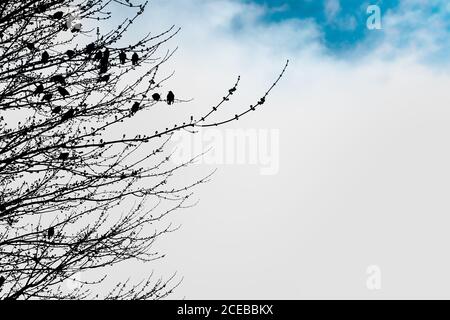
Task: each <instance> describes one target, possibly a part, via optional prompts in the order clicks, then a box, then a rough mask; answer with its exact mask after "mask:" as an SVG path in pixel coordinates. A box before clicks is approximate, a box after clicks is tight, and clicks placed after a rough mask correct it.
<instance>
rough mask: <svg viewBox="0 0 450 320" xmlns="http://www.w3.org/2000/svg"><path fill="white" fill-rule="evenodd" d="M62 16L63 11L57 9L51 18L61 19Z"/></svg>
mask: <svg viewBox="0 0 450 320" xmlns="http://www.w3.org/2000/svg"><path fill="white" fill-rule="evenodd" d="M63 16H64V12H62V11H57V12H55V13H54V14H53V15H52V18H53V19H55V20H61V19H62V17H63Z"/></svg>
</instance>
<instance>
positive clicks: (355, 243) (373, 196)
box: [141, 0, 450, 299]
mask: <svg viewBox="0 0 450 320" xmlns="http://www.w3.org/2000/svg"><path fill="white" fill-rule="evenodd" d="M330 8H331V9H329V10H330V13H333V12H337V11H338V10H337V9H336V8H337V7H336V3H335V4H334V7H333V6H331V7H330ZM332 8H334V11H333V10H332ZM263 12H264V8H262V7H257V6H254V5H244V4H240V3H237V2H235V1H225V0H221V1H207V2H205V1H187V0H186V1H181V0H180V1H162V0H158V1H154V2H153V6H152V7H150V10H149V12H148V13H147V16H146V17H148V18H147V19H146V22H143V23H142V22H141V26H143V28H144V27H145V28H148V29H152V30H154V29H155V28H157V27H161V28H162V27H164V26H168V25H170V24H172V23H173V22H174V21H175V22H176V23H177V24H178V25H180V26H182V27H183V30H182V33H181V35H180V36H179V37H178V38H177V39H176V40H175V42H176V43H177V44H179V46H180V50H179V52H178V54H177V55H176V57H175V60H174V61H173V62H172V65H171V66H172V67H173V68H174V69H175V70H177V73H176V76H175V78H174V79H173V81H172V82H171V83H172V86H173V87H174V88H175V89H174V90H175V91H176V93H177V94H180V95H183V96H187V97H195V100H194V102H193V103H189V104H185V105H179V106H177V108H178V109H177V110H176V111H174V112H189V113H195V112H199V111H200V110H205V109H208V108H210V106H211V105H212V104H213V103H215V102H216V101H217V99H220V98H221V97H222V95H223V93H224V92H225V91H226V90H227V89H228V88H229V86H230V85H231V84H232V83H233V82H234V80H235V76H237V74H241V75H242V76H243V80H242V86H241V88H240V90H239V92H238V94H239V95H238V96H237V97H236V98H235V100H233V102H234V104H232V105H229V106H227V108H226V109H225V112H229V113H231V114H234V113H235V110H241V109H242V108H245V107H247V106H248V104H250V103H252V102H254V100H256V99H258V98H259V97H260V95H261V94H262V93H264V91H265V89H266V88H267V86H268V85H270V83H271V81H272V80H273V79H274V78H275V76H276V75H277V72H279V71H280V69H281V67H282V65H283V63H284V60H285V59H286V58H290V59H291V61H292V63H291V66H290V68H289V69H288V72H287V74H286V77H285V78H284V79H283V80H282V82H281V83H280V85H279V86H278V87H277V88H276V89H275V91H274V93H273V94H272V95H271V96H270V97H269V99H268V101H267V105H265V106H264V108H263V109H262V110H261V111H258V112H256V113H253V114H250V115H249V116H248V117H247V118H245V119H243V120H240V121H239V122H238V123H235V124H231V125H230V126H229V127H228V128H264V129H272V128H273V129H279V130H280V174H279V175H276V176H271V177H267V176H260V175H258V169H254V170H253V169H252V168H251V167H245V166H244V167H242V166H224V167H220V168H219V169H220V170H219V172H218V174H217V175H216V176H215V179H213V181H212V182H211V183H210V184H209V185H208V186H207V187H206V188H201V189H200V190H199V192H198V196H199V197H200V198H201V199H202V201H201V203H200V204H199V205H198V206H197V207H196V208H195V209H193V210H191V211H190V212H189V213H183V215H182V216H176V217H174V219H176V220H177V221H181V222H182V223H183V228H182V230H180V231H178V232H177V233H175V234H173V235H171V237H170V238H168V239H166V240H165V241H162V242H161V243H160V246H161V247H164V248H167V250H166V251H167V252H168V253H169V256H168V258H167V260H166V261H165V262H164V263H163V266H164V267H165V268H167V269H168V270H170V271H172V270H178V271H179V272H180V273H181V274H183V276H184V277H185V281H184V284H183V286H182V287H181V289H179V293H178V295H179V296H181V297H182V296H186V297H188V298H255V299H258V298H268V299H270V298H302V297H303V298H304V297H309V298H311V297H319V298H327V297H340V298H347V297H359V298H365V297H371V294H372V293H371V292H369V291H367V289H366V287H365V282H366V279H365V271H366V268H367V266H369V265H372V264H377V265H379V266H380V268H381V270H382V271H383V272H385V273H386V274H387V275H389V276H387V277H386V278H387V279H386V281H388V284H386V285H385V286H383V288H385V289H384V290H383V291H382V292H381V293H380V294H381V295H380V296H383V297H399V296H401V297H420V296H422V295H423V294H422V293H423V292H434V293H435V295H434V296H435V297H438V296H445V295H446V294H447V292H448V289H447V288H445V287H444V286H443V285H442V284H445V283H446V282H447V281H449V280H450V279H449V276H448V272H447V270H448V268H449V267H450V261H449V259H447V258H446V257H445V255H442V252H446V250H447V248H446V243H449V241H450V236H449V234H448V232H447V230H446V227H445V226H448V224H449V222H450V221H449V219H448V211H449V210H450V206H449V204H448V200H447V198H448V191H449V190H448V181H449V180H450V168H449V166H448V163H449V162H450V152H449V151H448V148H446V147H445V146H446V145H447V143H448V142H447V140H448V139H447V137H448V136H450V127H449V126H448V123H449V121H450V110H449V108H448V102H449V101H450V91H449V90H448V88H449V87H450V73H449V69H448V67H443V68H441V69H440V70H439V71H438V70H436V69H435V68H430V67H428V66H427V65H424V64H421V63H420V61H418V59H417V57H418V56H419V57H420V56H421V54H423V52H424V51H426V50H427V48H428V47H429V46H430V45H438V43H437V42H436V39H440V37H435V36H433V33H434V32H439V31H438V30H434V27H433V26H436V23H437V24H439V23H438V22H437V21H435V22H433V21H430V24H429V27H428V28H422V29H420V31H417V33H415V36H414V37H416V36H419V35H420V38H414V39H421V40H420V41H423V43H424V44H427V45H426V46H425V45H424V46H419V45H417V46H414V50H411V47H403V48H402V49H399V48H398V46H397V43H395V41H394V39H397V36H396V35H395V33H396V31H395V30H396V26H397V25H398V24H399V23H400V22H401V21H403V20H404V19H413V18H412V16H411V15H415V14H416V13H406V12H405V13H404V15H403V16H400V15H393V14H389V15H387V16H386V17H385V20H384V21H385V23H386V25H385V27H384V28H385V30H386V32H387V37H386V38H385V40H384V41H383V42H381V43H379V46H377V47H375V48H374V50H373V52H368V53H367V54H366V56H363V57H361V56H359V57H357V58H355V59H347V60H342V59H337V58H334V57H332V56H329V55H327V54H326V50H325V49H324V48H323V47H322V45H321V42H320V38H321V31H320V28H318V26H317V25H316V24H315V22H314V21H311V20H306V21H287V22H280V23H277V24H271V25H266V24H262V23H260V21H259V18H260V16H261V14H262V13H263ZM408 16H409V17H410V18H408ZM236 21H238V22H239V23H238V26H236V25H235V23H236ZM402 32H404V30H403V31H402ZM393 50H394V51H395V54H394V55H393V54H392V52H393ZM143 125H145V124H143ZM210 169H211V167H206V168H205V167H201V168H193V171H195V170H200V171H201V172H207V171H208V170H210ZM185 179H186V177H180V180H185ZM411 279H414V281H415V282H414V283H411V282H410V281H411ZM430 289H432V290H433V291H430Z"/></svg>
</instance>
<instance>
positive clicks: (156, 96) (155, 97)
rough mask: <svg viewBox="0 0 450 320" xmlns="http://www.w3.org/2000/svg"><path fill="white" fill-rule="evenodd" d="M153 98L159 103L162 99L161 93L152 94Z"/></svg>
mask: <svg viewBox="0 0 450 320" xmlns="http://www.w3.org/2000/svg"><path fill="white" fill-rule="evenodd" d="M152 98H153V100H155V101H159V99H161V96H160V95H159V93H154V94H152Z"/></svg>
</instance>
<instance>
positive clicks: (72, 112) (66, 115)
mask: <svg viewBox="0 0 450 320" xmlns="http://www.w3.org/2000/svg"><path fill="white" fill-rule="evenodd" d="M74 115H75V110H73V109H70V110H69V111H67V112H66V113H64V114H63V116H62V117H61V120H62V121H67V120H69V119H70V118H73V116H74Z"/></svg>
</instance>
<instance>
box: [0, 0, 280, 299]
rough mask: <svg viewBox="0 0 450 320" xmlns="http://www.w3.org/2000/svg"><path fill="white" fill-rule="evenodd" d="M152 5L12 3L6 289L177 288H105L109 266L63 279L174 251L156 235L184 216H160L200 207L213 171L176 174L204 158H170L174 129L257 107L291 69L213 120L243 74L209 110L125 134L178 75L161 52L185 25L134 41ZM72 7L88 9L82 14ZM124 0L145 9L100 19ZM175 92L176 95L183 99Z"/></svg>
mask: <svg viewBox="0 0 450 320" xmlns="http://www.w3.org/2000/svg"><path fill="white" fill-rule="evenodd" d="M113 6H115V7H116V8H115V9H114V8H112V7H113ZM146 6H147V3H146V2H145V3H135V2H134V1H133V2H131V1H128V0H123V1H121V0H115V1H108V0H78V1H71V0H64V1H63V0H46V1H38V0H24V1H12V0H4V1H2V2H1V3H0V110H1V111H0V112H1V113H0V189H1V193H0V274H1V276H0V298H7V299H30V298H51V299H80V298H86V297H89V298H94V297H99V298H106V299H147V298H161V297H164V296H166V295H167V294H169V293H170V292H171V291H172V290H173V288H174V287H176V285H177V283H171V281H172V279H173V277H171V278H170V279H166V280H165V281H163V280H162V279H155V280H153V279H152V278H151V275H149V278H148V279H145V280H144V281H142V282H140V283H137V284H131V283H128V282H125V283H118V284H117V285H116V286H115V287H114V288H113V289H112V291H111V292H110V293H106V294H105V295H98V294H97V295H96V292H95V291H94V289H95V285H96V284H99V283H100V282H102V281H103V280H104V276H102V275H100V276H99V277H98V278H97V279H95V280H92V281H88V280H85V279H83V280H79V282H80V283H79V284H80V286H78V287H77V288H76V289H73V290H67V288H65V287H64V286H63V282H64V281H65V280H66V279H68V278H72V277H73V276H74V275H75V274H76V273H78V272H87V271H92V270H96V269H100V270H105V271H104V272H103V273H102V272H99V273H98V272H97V273H96V274H97V275H98V274H106V273H107V271H106V270H107V268H108V267H110V266H113V265H115V264H117V263H119V262H122V261H127V260H140V261H145V262H147V261H153V260H156V259H160V258H162V257H163V256H164V255H162V254H160V253H158V252H154V251H153V250H152V247H153V244H154V242H155V240H156V239H157V238H158V237H160V236H161V235H163V234H165V233H168V232H171V231H174V230H176V227H173V226H172V225H171V224H170V223H169V224H168V225H167V226H165V227H164V226H163V227H158V228H156V227H154V225H155V224H156V223H158V222H161V221H162V219H163V218H164V217H166V216H167V215H168V214H169V213H171V212H173V211H174V210H177V209H181V208H186V207H190V206H191V205H192V203H190V201H188V200H189V199H190V197H191V195H192V191H191V189H192V188H193V187H194V186H196V185H199V184H201V183H204V182H206V181H207V180H208V178H209V176H207V177H204V178H202V179H200V180H198V181H193V182H192V183H190V184H186V185H183V186H179V187H176V186H169V185H170V182H171V181H172V180H171V179H172V177H173V176H174V175H175V174H183V173H182V171H181V170H182V169H183V168H184V167H185V166H187V165H189V164H190V163H191V162H192V161H193V160H194V159H192V160H191V161H188V162H187V163H184V164H182V165H173V164H170V162H169V160H170V154H164V147H165V146H166V144H167V142H168V141H169V139H170V136H171V134H172V133H173V132H174V131H176V130H191V129H194V128H195V127H208V126H216V125H220V124H224V123H227V122H230V121H234V120H236V119H238V118H239V117H240V116H242V115H244V114H246V113H248V112H249V111H251V110H255V108H256V107H257V106H260V105H262V104H263V103H264V102H265V98H266V96H267V95H268V94H269V92H270V90H272V88H273V86H274V85H276V83H277V82H278V81H279V79H280V78H281V76H282V75H283V73H284V70H285V69H286V67H285V68H284V69H283V72H282V73H281V74H280V76H279V78H278V79H277V80H276V81H275V83H274V84H273V86H272V87H270V89H269V90H268V91H267V92H266V93H265V94H264V97H263V98H262V99H260V100H259V102H257V103H256V104H255V105H252V106H250V107H249V108H246V109H245V110H244V111H242V112H241V113H239V114H237V115H236V116H235V117H231V118H229V119H228V118H226V119H223V120H221V121H215V122H208V120H209V119H210V116H211V115H212V113H214V112H215V111H217V110H218V109H219V107H220V106H221V105H222V104H224V103H225V102H226V101H228V100H229V98H230V96H231V95H232V94H233V93H234V92H235V91H236V88H237V85H238V82H239V81H238V82H237V83H236V84H235V85H234V86H233V87H232V88H231V89H230V90H229V91H228V94H227V95H226V96H225V97H224V98H223V99H222V100H221V101H220V102H219V103H218V104H217V105H216V106H215V107H213V109H212V110H208V111H207V112H206V113H205V114H204V115H203V116H200V117H198V118H196V119H198V120H194V118H193V117H191V121H189V122H185V123H183V124H179V125H176V126H174V127H173V128H167V129H165V130H162V131H158V130H157V128H152V129H149V130H148V132H152V133H150V134H149V133H147V134H146V135H145V134H142V135H137V136H134V137H126V135H125V134H124V135H123V136H122V134H121V136H120V137H119V138H117V137H113V134H111V133H114V132H117V130H119V131H120V128H123V126H124V124H126V123H127V121H128V120H130V118H131V117H133V116H134V115H136V114H137V113H141V112H144V111H149V110H151V109H152V108H153V107H154V106H155V105H156V104H158V103H160V102H162V101H164V100H162V99H161V95H162V93H161V92H158V91H160V90H161V88H162V87H163V86H165V83H166V82H167V80H168V79H169V78H170V77H167V76H166V77H164V76H161V75H160V74H159V72H158V71H159V69H160V66H161V65H162V64H163V63H165V62H166V61H167V60H168V59H169V58H170V57H171V56H172V53H173V51H168V52H166V53H165V54H163V55H160V54H158V55H156V53H157V52H159V51H158V49H159V48H160V47H161V45H163V44H164V43H166V42H167V41H169V40H170V39H172V38H173V37H174V35H176V34H177V33H178V29H175V28H174V27H172V28H170V29H168V30H166V31H164V32H162V33H159V34H153V33H152V35H150V34H148V35H147V36H144V37H143V38H141V39H140V40H139V41H137V42H136V43H132V44H123V41H124V40H126V38H124V35H125V34H126V33H127V31H128V29H129V27H130V26H131V25H132V23H133V22H134V21H135V19H136V18H137V17H138V16H139V15H141V14H142V13H143V11H144V9H145V8H146ZM71 7H72V8H76V10H77V14H78V16H79V20H80V21H78V20H77V21H74V14H73V13H71V12H70V10H68V8H71ZM117 7H119V9H120V7H126V8H130V9H131V10H135V14H134V16H132V17H131V18H128V19H125V20H124V21H122V22H120V23H119V24H118V25H117V27H116V28H115V29H113V30H110V31H108V32H104V33H100V31H99V28H98V27H97V26H96V24H99V23H101V21H102V20H106V19H109V18H110V17H111V12H110V11H114V10H117ZM90 28H91V29H90ZM87 36H89V37H87ZM92 36H94V38H95V40H94V41H92V39H93V37H92ZM86 39H89V41H90V43H88V44H86ZM128 57H131V59H128ZM136 71H140V72H141V74H140V75H137V73H136ZM124 78H126V79H127V81H125V82H124V81H121V80H122V79H124ZM130 79H131V81H130ZM168 92H169V93H168V94H167V99H166V101H165V102H166V103H167V104H169V105H173V104H177V103H179V102H181V100H177V99H176V98H175V94H174V93H173V92H172V91H170V90H168ZM162 127H166V125H164V126H162ZM153 132H154V133H153Z"/></svg>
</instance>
